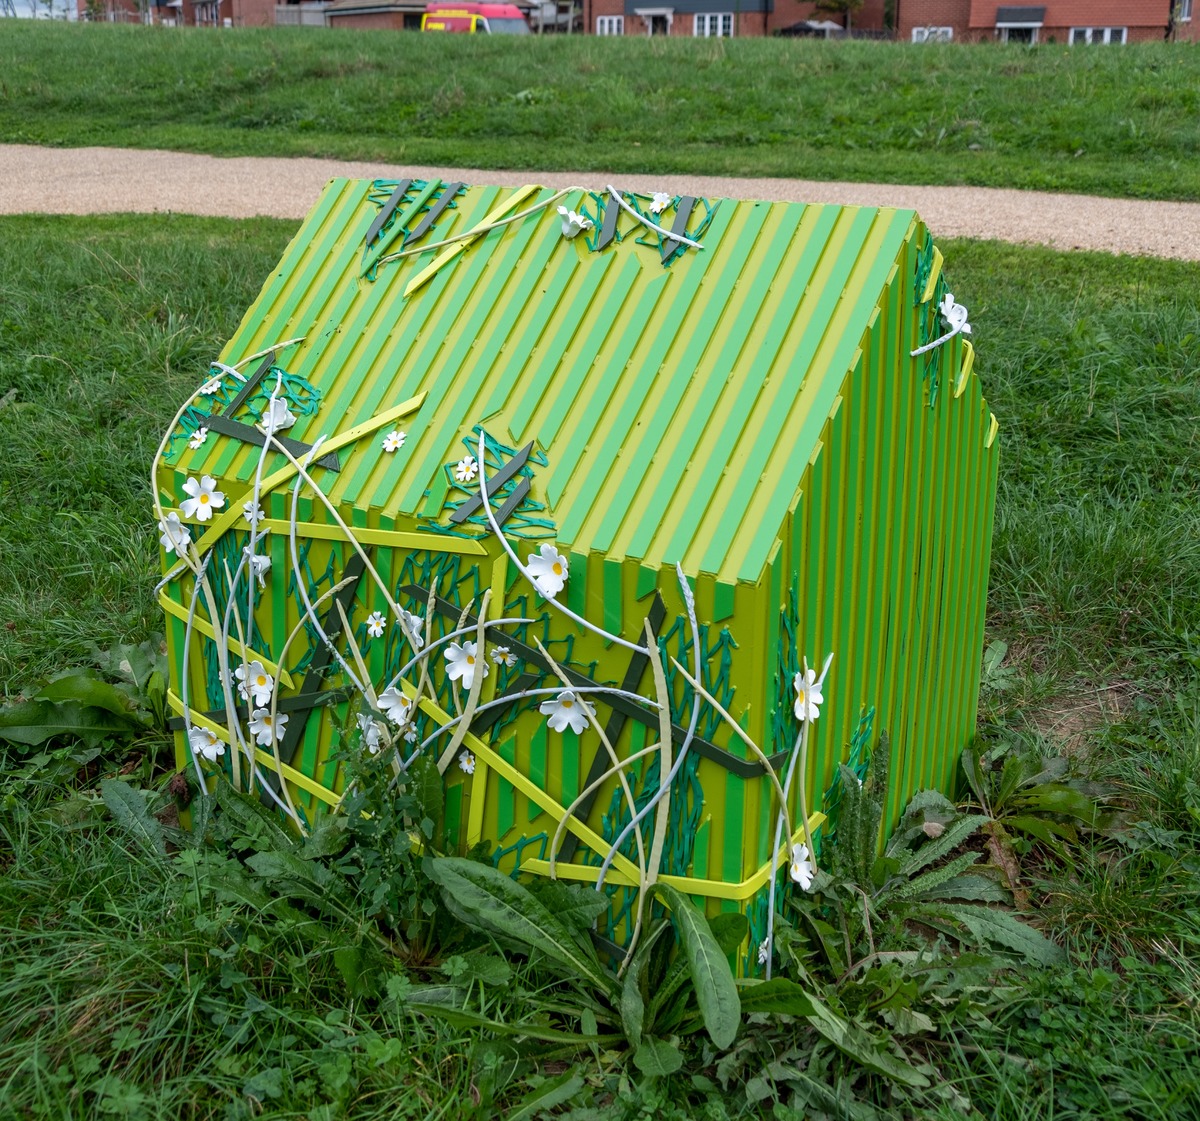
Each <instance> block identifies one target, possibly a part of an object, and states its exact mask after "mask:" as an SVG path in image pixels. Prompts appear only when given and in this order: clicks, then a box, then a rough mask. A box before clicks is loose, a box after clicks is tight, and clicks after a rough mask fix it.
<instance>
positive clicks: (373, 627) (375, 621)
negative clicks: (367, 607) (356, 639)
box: [367, 611, 387, 638]
mask: <svg viewBox="0 0 1200 1121" xmlns="http://www.w3.org/2000/svg"><path fill="white" fill-rule="evenodd" d="M385 626H387V617H386V616H385V615H384V614H383V612H382V611H372V612H371V614H370V615H368V616H367V634H369V635H370V636H371V637H372V638H379V636H380V635H382V634H383V628H384V627H385Z"/></svg>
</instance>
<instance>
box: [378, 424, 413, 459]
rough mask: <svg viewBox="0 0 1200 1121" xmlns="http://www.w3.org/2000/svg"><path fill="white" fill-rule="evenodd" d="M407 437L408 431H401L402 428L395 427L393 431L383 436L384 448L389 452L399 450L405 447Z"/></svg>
mask: <svg viewBox="0 0 1200 1121" xmlns="http://www.w3.org/2000/svg"><path fill="white" fill-rule="evenodd" d="M407 439H408V433H407V432H401V431H400V429H398V428H393V429H392V431H391V432H389V433H388V434H387V435H386V436H384V438H383V450H384V451H385V452H388V453H389V454H391V453H392V452H398V451H399V450H400V449H401V448H402V447H404V441H405V440H407Z"/></svg>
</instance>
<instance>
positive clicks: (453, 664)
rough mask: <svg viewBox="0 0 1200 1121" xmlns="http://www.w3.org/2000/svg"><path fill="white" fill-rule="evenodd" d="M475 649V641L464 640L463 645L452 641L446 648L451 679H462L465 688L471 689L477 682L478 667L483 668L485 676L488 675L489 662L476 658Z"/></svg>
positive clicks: (448, 671)
mask: <svg viewBox="0 0 1200 1121" xmlns="http://www.w3.org/2000/svg"><path fill="white" fill-rule="evenodd" d="M475 649H476V647H475V643H473V642H464V643H463V644H462V645H461V646H459V644H458V643H457V642H452V643H450V645H449V646H448V647H447V648H446V653H445V658H446V672H447V673H448V674H449V675H450V680H451V681H461V682H462V687H463V688H464V689H470V688H471V686H472V685H473V684H474V683H475V670H476V669H479V670H481V671H482V672H483V676H484V677H487V675H488V666H487V662H485V661H483V659H482V658H476V656H475Z"/></svg>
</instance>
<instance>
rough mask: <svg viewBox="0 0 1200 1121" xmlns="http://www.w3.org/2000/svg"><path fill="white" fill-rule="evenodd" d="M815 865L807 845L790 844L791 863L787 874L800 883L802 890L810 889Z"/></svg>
mask: <svg viewBox="0 0 1200 1121" xmlns="http://www.w3.org/2000/svg"><path fill="white" fill-rule="evenodd" d="M815 872H816V867H815V866H814V865H813V862H812V859H811V858H810V856H809V852H808V845H792V865H791V867H790V868H789V869H788V873H789V875H790V876H791V877H792V879H793V880H795V881H796V883H798V884H799V885H800V888H801V890H802V891H811V890H812V884H813V874H814V873H815Z"/></svg>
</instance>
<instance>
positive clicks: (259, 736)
mask: <svg viewBox="0 0 1200 1121" xmlns="http://www.w3.org/2000/svg"><path fill="white" fill-rule="evenodd" d="M287 722H288V717H287V713H286V712H281V713H279V714H278V715H276V716H274V717H272V716H271V710H270V709H269V708H256V709H255V710H254V711H253V712H252V713H251V714H250V734H251V735H252V736H253V737H254V739H255V742H256V743H257V744H258V745H259V747H270V746H271V744H273V743H276V742H278V741H279V740H281V739H283V733H284V732H285V731H286V730H287Z"/></svg>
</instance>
